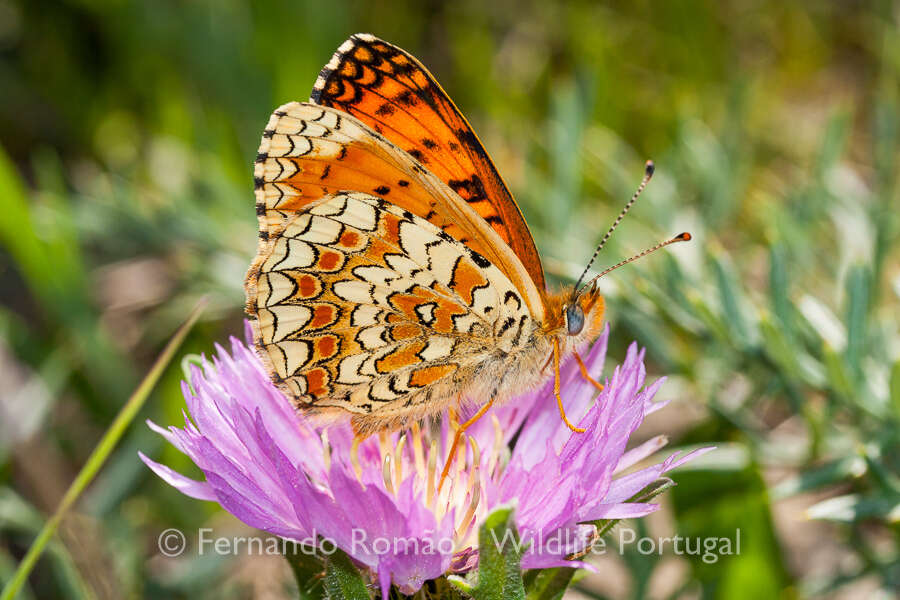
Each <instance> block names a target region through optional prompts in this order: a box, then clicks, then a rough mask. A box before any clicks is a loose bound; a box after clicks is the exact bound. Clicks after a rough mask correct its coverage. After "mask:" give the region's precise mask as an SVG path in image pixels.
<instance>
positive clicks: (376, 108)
mask: <svg viewBox="0 0 900 600" xmlns="http://www.w3.org/2000/svg"><path fill="white" fill-rule="evenodd" d="M310 99H311V101H312V102H315V103H316V104H321V105H324V106H331V107H334V108H339V109H340V110H342V111H344V112H346V113H348V114H351V115H353V116H354V117H356V118H358V119H359V120H360V121H362V122H363V123H365V124H367V125H368V126H370V127H371V128H372V129H374V130H375V131H376V132H378V133H380V134H382V135H384V136H385V137H386V138H387V139H389V140H390V141H391V142H393V143H394V144H396V145H397V146H399V147H400V148H402V149H404V150H406V151H407V152H408V153H409V154H410V155H411V156H412V157H413V158H415V159H416V160H417V161H418V162H419V163H421V164H422V165H423V166H424V167H426V168H427V169H428V170H430V171H431V172H432V173H434V174H435V175H436V176H437V177H439V178H440V179H441V180H442V181H444V182H445V183H446V184H447V185H448V186H450V188H451V189H453V190H454V191H455V192H456V193H458V194H459V195H460V196H461V197H462V198H463V199H464V200H465V201H466V202H468V203H469V205H470V206H471V207H472V208H473V209H475V211H476V212H477V213H478V214H479V215H480V216H481V217H482V218H483V219H484V220H485V221H487V223H488V224H489V225H490V227H492V228H493V230H494V231H495V232H496V233H497V234H498V235H499V236H500V238H502V239H503V241H504V242H506V244H507V245H509V247H511V248H512V249H513V251H514V252H515V254H516V256H518V257H519V260H520V261H521V262H522V264H523V265H524V266H525V268H526V269H527V271H528V273H529V275H530V277H531V279H532V280H533V281H534V283H535V285H536V286H537V288H538V289H539V290H541V291H543V290H544V289H545V280H544V272H543V268H542V266H541V261H540V257H539V256H538V253H537V249H536V248H535V245H534V240H533V239H532V237H531V232H530V231H529V230H528V225H527V224H526V223H525V219H524V217H523V216H522V211H521V210H519V207H518V205H517V204H516V201H515V200H514V199H513V197H512V194H510V192H509V189H508V188H507V187H506V184H505V183H504V181H503V179H502V178H501V177H500V174H499V173H498V172H497V169H496V167H494V163H493V162H492V161H491V159H490V157H489V156H488V154H487V152H486V151H485V149H484V147H483V146H482V144H481V142H480V141H479V139H478V136H476V135H475V132H474V131H472V127H471V126H470V125H469V123H468V121H466V119H465V117H463V115H462V113H460V111H459V109H458V108H457V107H456V105H455V104H454V103H453V101H452V100H450V98H449V97H448V96H447V94H446V92H444V90H443V89H442V88H441V86H440V85H439V84H438V83H437V81H435V79H434V77H433V76H432V75H431V73H429V72H428V70H427V69H426V68H425V67H424V66H423V65H422V63H420V62H419V61H418V60H417V59H416V58H415V57H413V56H412V55H410V54H409V53H407V52H405V51H404V50H402V49H400V48H398V47H396V46H393V45H391V44H389V43H387V42H385V41H383V40H380V39H378V38H376V37H374V36H372V35H369V34H356V35H354V36H352V37H351V38H350V39H349V40H347V41H346V42H344V43H343V44H342V45H341V46H340V48H338V51H337V52H336V53H335V54H334V56H333V57H332V59H331V61H329V63H328V64H327V65H326V66H325V68H323V69H322V72H321V73H320V75H319V78H318V80H317V81H316V83H315V85H314V87H313V92H312V95H311V98H310Z"/></svg>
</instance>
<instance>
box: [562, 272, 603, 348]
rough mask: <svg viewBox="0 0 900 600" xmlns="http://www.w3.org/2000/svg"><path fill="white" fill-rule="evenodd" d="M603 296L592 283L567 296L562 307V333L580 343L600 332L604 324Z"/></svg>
mask: <svg viewBox="0 0 900 600" xmlns="http://www.w3.org/2000/svg"><path fill="white" fill-rule="evenodd" d="M603 312H604V304H603V296H601V295H600V293H599V292H598V291H597V288H596V286H595V285H591V286H589V287H587V288H585V289H583V290H581V291H577V292H575V293H573V294H571V295H569V296H568V297H567V301H566V302H565V303H564V304H563V305H562V307H561V309H560V313H561V315H560V316H561V318H562V319H561V320H562V333H563V335H565V336H567V337H568V338H570V339H572V340H574V341H575V343H576V344H578V343H579V342H580V341H582V340H591V339H593V338H595V337H596V336H598V335H599V334H600V330H601V328H602V326H603Z"/></svg>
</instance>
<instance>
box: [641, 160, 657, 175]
mask: <svg viewBox="0 0 900 600" xmlns="http://www.w3.org/2000/svg"><path fill="white" fill-rule="evenodd" d="M655 170H656V165H655V164H653V161H652V160H648V161H647V162H646V163H645V164H644V174H645V175H646V176H647V177H652V176H653V171H655Z"/></svg>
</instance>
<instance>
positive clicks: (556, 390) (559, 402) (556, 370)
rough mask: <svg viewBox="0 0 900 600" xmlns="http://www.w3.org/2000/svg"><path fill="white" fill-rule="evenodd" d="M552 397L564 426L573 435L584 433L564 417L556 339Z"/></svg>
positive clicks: (554, 342)
mask: <svg viewBox="0 0 900 600" xmlns="http://www.w3.org/2000/svg"><path fill="white" fill-rule="evenodd" d="M553 395H554V396H556V403H557V405H559V414H560V415H561V416H562V420H563V422H564V423H565V424H566V426H567V427H568V428H569V429H571V430H572V431H574V432H575V433H584V431H585V430H584V428H582V427H575V426H574V425H572V423H570V422H569V418H568V417H567V416H566V409H565V408H563V401H562V396H560V395H559V340H558V339H556V338H553Z"/></svg>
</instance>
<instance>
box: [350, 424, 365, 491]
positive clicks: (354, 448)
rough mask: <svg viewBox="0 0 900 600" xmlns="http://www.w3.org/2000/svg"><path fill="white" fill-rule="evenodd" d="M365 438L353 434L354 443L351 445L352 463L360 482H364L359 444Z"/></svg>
mask: <svg viewBox="0 0 900 600" xmlns="http://www.w3.org/2000/svg"><path fill="white" fill-rule="evenodd" d="M363 439H364V438H363V437H361V436H359V435H355V436H353V444H351V446H350V464H351V465H353V472H354V473H356V479H357V480H358V481H359V482H360V483H362V465H360V464H359V445H360V444H361V443H362V441H363Z"/></svg>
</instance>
